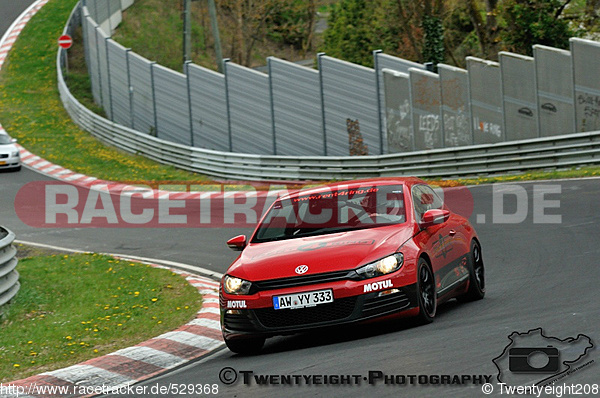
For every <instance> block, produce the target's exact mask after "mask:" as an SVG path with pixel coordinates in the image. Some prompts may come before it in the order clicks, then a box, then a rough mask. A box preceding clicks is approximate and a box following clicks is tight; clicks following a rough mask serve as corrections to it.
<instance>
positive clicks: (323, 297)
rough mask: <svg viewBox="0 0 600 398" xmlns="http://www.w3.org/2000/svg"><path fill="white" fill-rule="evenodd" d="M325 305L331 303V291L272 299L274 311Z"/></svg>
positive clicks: (288, 295)
mask: <svg viewBox="0 0 600 398" xmlns="http://www.w3.org/2000/svg"><path fill="white" fill-rule="evenodd" d="M325 303H333V290H331V289H328V290H317V291H314V292H304V293H296V294H286V295H285V296H274V297H273V308H275V309H276V310H282V309H284V308H289V309H294V308H304V307H314V306H315V305H319V304H325Z"/></svg>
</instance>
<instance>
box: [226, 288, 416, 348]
mask: <svg viewBox="0 0 600 398" xmlns="http://www.w3.org/2000/svg"><path fill="white" fill-rule="evenodd" d="M334 295H335V290H334ZM226 301H227V300H226V299H225V298H224V297H223V294H221V327H222V332H223V336H224V337H225V338H226V339H238V338H239V339H242V338H249V337H253V336H257V335H261V336H264V337H270V336H275V335H285V334H293V333H298V332H303V331H308V330H312V329H318V328H323V327H329V326H335V325H344V324H348V323H359V322H364V321H368V320H371V319H376V318H380V317H386V316H392V315H398V316H401V315H407V316H410V315H416V313H417V312H418V298H417V286H416V283H413V284H409V285H405V286H401V287H393V288H392V289H388V290H381V291H377V292H370V293H366V294H360V295H355V296H347V297H342V298H337V299H335V300H334V301H333V302H332V303H327V304H320V305H317V306H314V307H305V308H299V309H279V310H276V309H274V308H273V307H265V308H255V309H249V308H238V309H232V308H226V307H227V305H226V304H225V302H226Z"/></svg>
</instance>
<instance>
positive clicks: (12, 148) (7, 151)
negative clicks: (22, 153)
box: [0, 144, 19, 155]
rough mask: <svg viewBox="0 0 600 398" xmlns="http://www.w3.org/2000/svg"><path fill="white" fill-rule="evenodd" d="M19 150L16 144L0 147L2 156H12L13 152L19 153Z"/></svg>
mask: <svg viewBox="0 0 600 398" xmlns="http://www.w3.org/2000/svg"><path fill="white" fill-rule="evenodd" d="M18 150H19V149H18V148H17V146H16V145H15V144H5V145H0V153H1V154H3V155H4V154H9V155H10V154H11V153H13V152H16V151H18Z"/></svg>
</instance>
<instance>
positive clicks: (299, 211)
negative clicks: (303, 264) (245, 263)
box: [252, 185, 406, 243]
mask: <svg viewBox="0 0 600 398" xmlns="http://www.w3.org/2000/svg"><path fill="white" fill-rule="evenodd" d="M403 192H404V190H403V187H402V185H378V186H361V187H358V188H342V187H339V186H338V187H336V188H335V189H331V190H329V191H324V192H320V193H317V194H307V195H300V196H296V197H292V198H285V199H278V200H277V201H276V202H275V203H274V204H273V206H272V207H271V209H270V210H269V212H268V213H267V215H266V216H265V218H264V219H263V221H262V223H261V224H260V226H259V227H258V229H257V231H256V234H254V238H253V239H252V242H253V243H257V242H269V241H274V240H283V239H293V238H301V237H307V236H316V235H323V234H331V233H336V232H343V231H349V230H354V229H363V228H373V227H381V226H386V225H393V224H400V223H403V222H405V221H406V212H405V208H404V193H403Z"/></svg>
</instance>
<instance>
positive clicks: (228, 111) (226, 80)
mask: <svg viewBox="0 0 600 398" xmlns="http://www.w3.org/2000/svg"><path fill="white" fill-rule="evenodd" d="M229 61H230V59H229V58H225V59H223V75H224V76H225V104H226V107H227V138H228V140H229V152H233V137H232V136H231V109H230V107H229V84H228V80H229V79H228V78H227V63H228V62H229Z"/></svg>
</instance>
